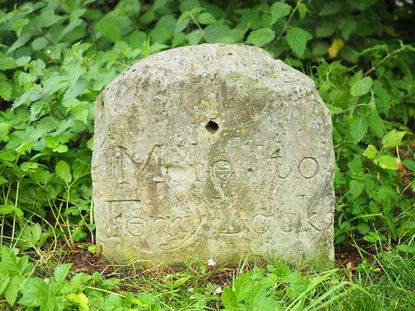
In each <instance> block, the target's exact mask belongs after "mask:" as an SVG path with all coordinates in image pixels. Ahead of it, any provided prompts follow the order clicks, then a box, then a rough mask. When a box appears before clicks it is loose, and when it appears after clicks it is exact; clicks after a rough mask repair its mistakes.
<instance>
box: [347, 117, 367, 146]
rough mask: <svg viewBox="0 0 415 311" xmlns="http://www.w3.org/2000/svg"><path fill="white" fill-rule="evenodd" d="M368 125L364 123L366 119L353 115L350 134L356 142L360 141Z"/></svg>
mask: <svg viewBox="0 0 415 311" xmlns="http://www.w3.org/2000/svg"><path fill="white" fill-rule="evenodd" d="M368 127H369V125H368V124H367V122H366V119H364V118H363V116H361V115H355V116H354V118H353V120H352V121H351V126H350V134H351V135H352V137H353V139H354V140H355V141H356V142H359V141H361V140H362V138H363V137H364V136H365V134H366V133H367V129H368Z"/></svg>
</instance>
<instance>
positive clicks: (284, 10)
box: [271, 2, 291, 25]
mask: <svg viewBox="0 0 415 311" xmlns="http://www.w3.org/2000/svg"><path fill="white" fill-rule="evenodd" d="M290 12H291V6H290V5H288V4H286V3H284V2H275V3H274V4H273V5H272V6H271V16H272V19H271V25H273V24H275V23H276V21H277V20H279V19H280V18H281V17H284V16H287V15H288V14H290Z"/></svg>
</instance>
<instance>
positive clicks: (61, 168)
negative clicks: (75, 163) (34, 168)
mask: <svg viewBox="0 0 415 311" xmlns="http://www.w3.org/2000/svg"><path fill="white" fill-rule="evenodd" d="M55 171H56V175H58V176H59V177H60V178H61V179H62V180H63V181H65V182H66V183H67V184H69V183H70V182H71V181H72V175H71V169H70V167H69V165H68V163H66V162H65V161H63V160H60V161H59V163H58V164H57V165H56V168H55Z"/></svg>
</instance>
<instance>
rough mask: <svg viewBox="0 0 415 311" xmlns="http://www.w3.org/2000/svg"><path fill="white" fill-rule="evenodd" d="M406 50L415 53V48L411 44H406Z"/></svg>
mask: <svg viewBox="0 0 415 311" xmlns="http://www.w3.org/2000/svg"><path fill="white" fill-rule="evenodd" d="M405 48H406V49H407V50H409V51H411V52H415V47H413V46H411V45H409V44H405Z"/></svg>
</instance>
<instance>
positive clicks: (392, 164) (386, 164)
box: [373, 155, 399, 171]
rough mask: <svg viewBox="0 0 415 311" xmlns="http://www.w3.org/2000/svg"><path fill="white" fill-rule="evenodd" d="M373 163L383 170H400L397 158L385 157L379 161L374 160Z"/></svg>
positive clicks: (381, 157) (378, 159)
mask: <svg viewBox="0 0 415 311" xmlns="http://www.w3.org/2000/svg"><path fill="white" fill-rule="evenodd" d="M373 163H375V164H377V165H379V166H380V167H381V168H384V169H388V170H394V171H396V170H398V169H399V167H398V163H396V158H394V157H391V156H388V155H384V156H380V157H379V158H377V159H374V160H373Z"/></svg>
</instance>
